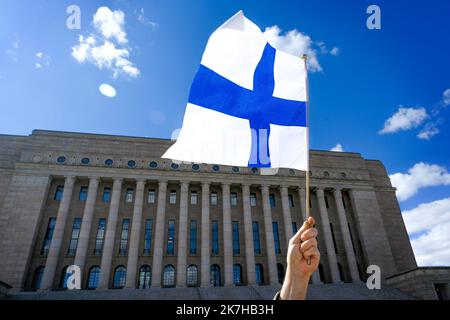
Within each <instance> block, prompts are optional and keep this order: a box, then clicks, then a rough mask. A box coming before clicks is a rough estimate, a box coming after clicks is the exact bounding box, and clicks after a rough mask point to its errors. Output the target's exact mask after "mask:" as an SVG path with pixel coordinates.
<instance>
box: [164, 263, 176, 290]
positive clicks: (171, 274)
mask: <svg viewBox="0 0 450 320" xmlns="http://www.w3.org/2000/svg"><path fill="white" fill-rule="evenodd" d="M173 286H175V268H174V266H172V265H167V266H165V267H164V270H163V287H173Z"/></svg>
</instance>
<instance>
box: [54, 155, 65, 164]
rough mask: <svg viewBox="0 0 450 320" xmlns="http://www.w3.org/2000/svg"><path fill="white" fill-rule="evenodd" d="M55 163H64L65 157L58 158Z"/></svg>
mask: <svg viewBox="0 0 450 320" xmlns="http://www.w3.org/2000/svg"><path fill="white" fill-rule="evenodd" d="M56 162H58V163H59V164H63V163H65V162H66V157H64V156H59V157H58V159H56Z"/></svg>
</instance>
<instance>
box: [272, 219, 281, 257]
mask: <svg viewBox="0 0 450 320" xmlns="http://www.w3.org/2000/svg"><path fill="white" fill-rule="evenodd" d="M272 229H273V242H274V244H275V253H276V254H280V253H281V248H280V235H279V233H278V222H276V221H273V222H272Z"/></svg>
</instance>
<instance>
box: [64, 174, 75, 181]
mask: <svg viewBox="0 0 450 320" xmlns="http://www.w3.org/2000/svg"><path fill="white" fill-rule="evenodd" d="M76 178H77V177H76V176H74V175H67V176H64V180H65V181H73V182H75V179H76Z"/></svg>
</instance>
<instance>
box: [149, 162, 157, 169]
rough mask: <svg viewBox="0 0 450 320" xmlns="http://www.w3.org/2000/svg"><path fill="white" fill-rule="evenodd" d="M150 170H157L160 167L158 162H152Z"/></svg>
mask: <svg viewBox="0 0 450 320" xmlns="http://www.w3.org/2000/svg"><path fill="white" fill-rule="evenodd" d="M148 166H149V167H150V168H152V169H155V168H157V167H158V162H156V161H151V162H150V163H149V165H148Z"/></svg>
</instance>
